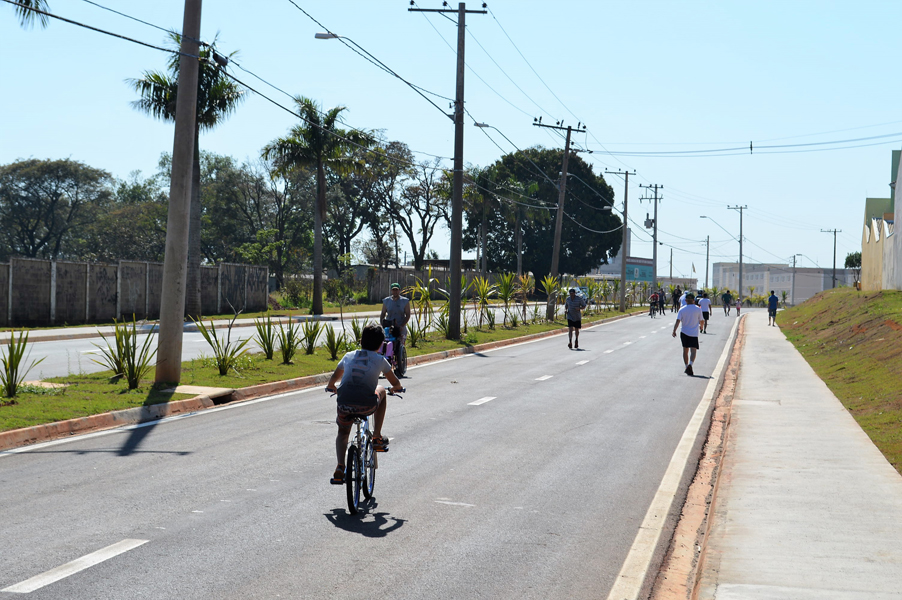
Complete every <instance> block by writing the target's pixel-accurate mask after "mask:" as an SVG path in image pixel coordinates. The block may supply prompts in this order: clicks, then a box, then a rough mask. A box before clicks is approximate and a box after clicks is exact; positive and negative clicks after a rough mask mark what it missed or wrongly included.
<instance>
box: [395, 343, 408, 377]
mask: <svg viewBox="0 0 902 600" xmlns="http://www.w3.org/2000/svg"><path fill="white" fill-rule="evenodd" d="M405 373H407V346H401V347H399V348H398V352H397V354H396V355H395V375H397V376H398V377H404V374H405Z"/></svg>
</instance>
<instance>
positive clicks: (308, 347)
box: [301, 321, 323, 354]
mask: <svg viewBox="0 0 902 600" xmlns="http://www.w3.org/2000/svg"><path fill="white" fill-rule="evenodd" d="M322 331H323V324H322V323H320V322H319V321H306V322H304V324H303V325H302V326H301V337H302V339H303V342H302V344H301V345H302V346H303V347H304V354H313V350H314V349H315V348H316V342H317V340H318V339H319V334H320V333H322Z"/></svg>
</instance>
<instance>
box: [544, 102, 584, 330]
mask: <svg viewBox="0 0 902 600" xmlns="http://www.w3.org/2000/svg"><path fill="white" fill-rule="evenodd" d="M563 123H564V122H563V121H558V123H557V124H556V125H545V124H544V123H542V119H541V118H539V119H534V120H533V123H532V124H533V125H534V126H536V127H547V128H548V129H560V130H561V131H566V132H567V141H566V142H564V161H563V165H562V166H561V182H560V183H559V184H558V186H557V189H558V193H557V218H556V219H555V221H554V246H553V247H552V248H551V276H552V277H557V276H558V266H559V264H560V257H561V228H562V227H563V224H564V197H565V195H566V193H567V165H568V164H569V163H570V134H571V133H572V132H573V127H571V126H570V125H568V126H567V127H563V126H562V125H563ZM580 126H582V131H585V129H586V126H585V125H583V124H582V123H578V124H577V125H576V130H577V131H580ZM554 304H555V298H554V297H551V296H549V298H548V305H547V306H546V308H545V318H546V319H548V320H549V321H550V320H552V319H553V318H554Z"/></svg>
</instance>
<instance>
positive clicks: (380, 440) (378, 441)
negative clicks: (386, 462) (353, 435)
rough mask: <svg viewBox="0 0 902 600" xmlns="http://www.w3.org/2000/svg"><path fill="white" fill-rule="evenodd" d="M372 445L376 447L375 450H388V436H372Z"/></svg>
mask: <svg viewBox="0 0 902 600" xmlns="http://www.w3.org/2000/svg"><path fill="white" fill-rule="evenodd" d="M373 447H374V448H375V449H376V452H388V438H387V437H383V436H374V437H373Z"/></svg>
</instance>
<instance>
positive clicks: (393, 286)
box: [391, 283, 401, 290]
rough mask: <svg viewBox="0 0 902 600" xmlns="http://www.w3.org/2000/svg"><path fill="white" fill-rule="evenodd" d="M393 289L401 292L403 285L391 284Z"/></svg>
mask: <svg viewBox="0 0 902 600" xmlns="http://www.w3.org/2000/svg"><path fill="white" fill-rule="evenodd" d="M391 289H393V290H400V289H401V284H400V283H393V284H391Z"/></svg>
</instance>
